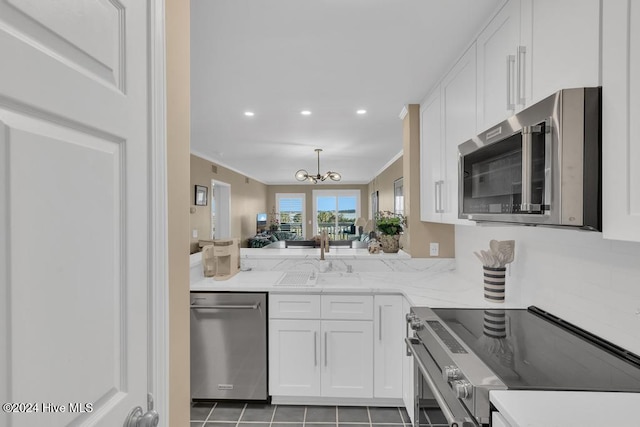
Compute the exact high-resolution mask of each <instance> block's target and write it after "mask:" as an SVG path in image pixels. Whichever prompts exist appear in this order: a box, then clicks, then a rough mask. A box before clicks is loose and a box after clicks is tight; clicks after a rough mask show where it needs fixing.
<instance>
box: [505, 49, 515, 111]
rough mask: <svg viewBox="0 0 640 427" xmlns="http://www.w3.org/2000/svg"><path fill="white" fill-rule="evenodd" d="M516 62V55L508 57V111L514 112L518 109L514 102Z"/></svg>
mask: <svg viewBox="0 0 640 427" xmlns="http://www.w3.org/2000/svg"><path fill="white" fill-rule="evenodd" d="M515 62H516V57H515V55H507V110H508V111H513V110H515V109H516V106H515V102H514V101H513V80H514V75H513V68H514V65H515Z"/></svg>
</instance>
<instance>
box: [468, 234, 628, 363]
mask: <svg viewBox="0 0 640 427" xmlns="http://www.w3.org/2000/svg"><path fill="white" fill-rule="evenodd" d="M491 239H496V240H515V241H516V247H515V259H514V262H513V263H512V264H511V265H510V266H509V268H508V270H507V286H506V289H507V290H506V292H507V293H512V294H511V297H515V298H517V299H519V300H520V301H521V302H522V304H523V305H524V306H528V305H536V306H538V307H540V308H542V309H544V310H547V311H549V312H551V313H552V314H555V315H557V316H560V317H562V318H563V319H565V320H567V321H569V322H571V323H574V324H576V325H578V326H580V327H582V328H584V329H586V330H588V331H590V332H593V333H595V334H597V335H599V336H601V337H603V338H605V339H607V340H609V341H611V342H613V343H615V344H618V345H620V346H621V347H624V348H625V349H627V350H630V351H632V352H634V353H636V354H640V334H639V333H638V331H639V330H640V243H630V242H621V241H614V240H605V239H603V238H602V234H601V233H595V232H583V231H577V230H564V229H553V228H543V227H517V226H516V227H514V226H464V225H459V226H456V265H457V269H458V271H459V273H460V274H461V275H463V276H465V277H466V278H468V279H469V280H475V281H479V282H481V281H482V266H481V263H480V262H479V261H478V259H477V258H476V257H475V256H474V255H473V251H477V250H480V249H487V248H488V247H489V240H491Z"/></svg>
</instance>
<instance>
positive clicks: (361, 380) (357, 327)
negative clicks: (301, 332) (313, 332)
mask: <svg viewBox="0 0 640 427" xmlns="http://www.w3.org/2000/svg"><path fill="white" fill-rule="evenodd" d="M371 323H372V322H371V321H370V320H369V321H362V320H325V321H323V322H322V354H323V357H322V374H321V383H322V396H325V397H369V398H370V397H373V375H372V373H373V343H372V337H373V325H372V324H371Z"/></svg>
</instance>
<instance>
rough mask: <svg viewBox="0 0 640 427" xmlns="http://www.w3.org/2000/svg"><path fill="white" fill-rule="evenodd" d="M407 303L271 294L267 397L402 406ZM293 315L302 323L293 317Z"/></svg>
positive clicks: (379, 298)
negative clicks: (372, 401)
mask: <svg viewBox="0 0 640 427" xmlns="http://www.w3.org/2000/svg"><path fill="white" fill-rule="evenodd" d="M403 300H404V298H403V297H402V296H400V295H376V296H375V297H374V296H373V295H341V294H323V295H300V294H299V295H295V294H272V295H271V296H270V297H269V307H270V314H269V317H270V319H269V393H270V394H271V395H272V396H274V397H307V398H313V397H323V398H324V397H328V398H358V399H385V401H386V402H388V401H389V399H397V400H398V402H399V401H400V399H402V397H403V363H404V360H403V357H404V348H405V347H404V343H403V339H404V336H405V335H404V334H405V330H404V326H403V325H404V316H403ZM311 307H319V309H307V308H311ZM294 313H299V318H292V317H294V316H295V314H294Z"/></svg>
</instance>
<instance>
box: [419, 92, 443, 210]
mask: <svg viewBox="0 0 640 427" xmlns="http://www.w3.org/2000/svg"><path fill="white" fill-rule="evenodd" d="M442 144H443V139H442V102H441V97H440V86H438V87H437V88H436V90H435V91H433V92H432V94H431V95H430V96H428V97H427V99H426V100H425V101H424V102H423V103H422V104H421V105H420V182H421V186H420V219H421V220H422V221H430V222H442V208H441V207H440V206H439V201H440V200H442V196H441V193H440V191H441V188H442V184H443V183H444V180H443V178H444V167H443V166H442V163H443V157H442V151H443V150H442Z"/></svg>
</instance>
